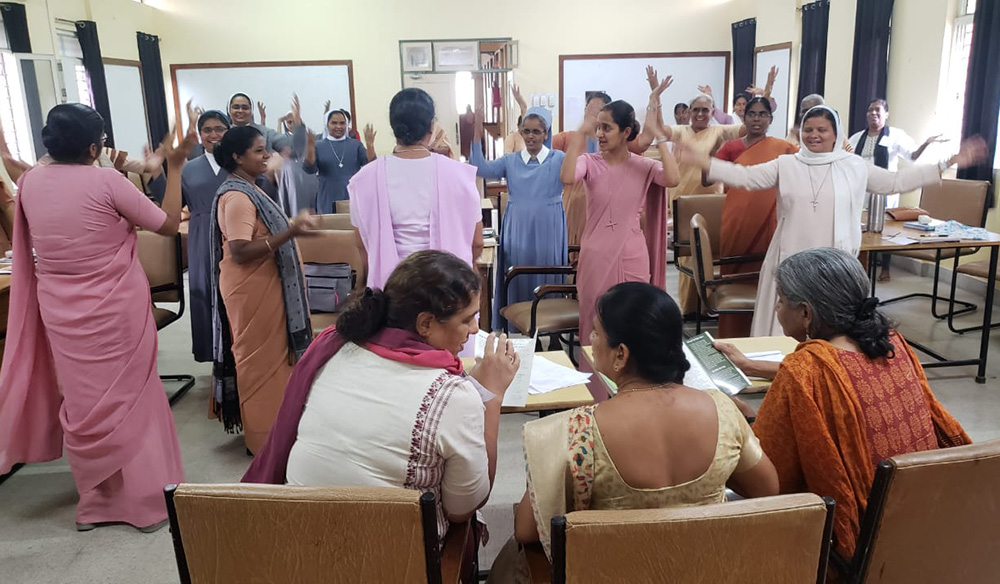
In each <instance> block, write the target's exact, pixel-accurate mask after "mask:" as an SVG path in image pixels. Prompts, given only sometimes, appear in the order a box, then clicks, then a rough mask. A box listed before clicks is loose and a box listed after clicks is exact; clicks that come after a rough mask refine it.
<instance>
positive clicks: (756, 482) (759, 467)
mask: <svg viewBox="0 0 1000 584" xmlns="http://www.w3.org/2000/svg"><path fill="white" fill-rule="evenodd" d="M726 484H727V486H728V487H729V488H730V489H732V490H734V491H736V492H737V493H739V494H740V495H742V496H744V497H771V496H773V495H777V494H778V489H779V484H778V471H777V470H776V469H775V468H774V463H772V462H771V459H769V458H768V457H767V455H766V454H763V455H762V456H761V457H760V461H759V462H757V464H755V465H753V466H752V467H750V468H748V469H747V470H744V471H736V472H734V473H733V474H731V475H730V476H729V481H728V482H727V483H726Z"/></svg>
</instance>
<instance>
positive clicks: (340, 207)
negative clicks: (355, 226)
mask: <svg viewBox="0 0 1000 584" xmlns="http://www.w3.org/2000/svg"><path fill="white" fill-rule="evenodd" d="M333 212H334V213H336V214H338V215H340V214H350V212H351V201H350V200H345V201H334V202H333Z"/></svg>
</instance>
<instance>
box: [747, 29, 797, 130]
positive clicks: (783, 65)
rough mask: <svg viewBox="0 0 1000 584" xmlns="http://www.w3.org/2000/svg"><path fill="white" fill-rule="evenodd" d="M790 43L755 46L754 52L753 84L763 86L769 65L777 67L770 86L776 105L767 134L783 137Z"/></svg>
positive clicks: (790, 55) (785, 124)
mask: <svg viewBox="0 0 1000 584" xmlns="http://www.w3.org/2000/svg"><path fill="white" fill-rule="evenodd" d="M791 62H792V44H791V43H784V44H781V45H772V46H768V47H757V50H756V51H755V52H754V73H753V84H754V85H756V86H757V87H760V88H763V87H764V85H765V84H766V83H767V73H768V71H770V70H771V67H777V68H778V77H777V78H776V79H775V80H774V86H773V87H772V88H771V97H773V98H774V101H775V102H776V103H777V105H778V107H777V109H775V111H774V118H773V119H772V120H771V127H770V128H769V129H768V131H767V135H768V136H771V137H772V138H781V139H784V138H785V136H787V135H788V107H789V101H790V95H791V93H790V91H789V79H790V75H791V71H789V69H790V68H791Z"/></svg>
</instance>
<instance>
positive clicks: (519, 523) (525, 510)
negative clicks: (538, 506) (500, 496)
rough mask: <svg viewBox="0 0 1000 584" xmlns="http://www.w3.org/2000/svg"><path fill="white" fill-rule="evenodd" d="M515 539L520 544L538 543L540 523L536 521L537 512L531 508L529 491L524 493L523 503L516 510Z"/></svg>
mask: <svg viewBox="0 0 1000 584" xmlns="http://www.w3.org/2000/svg"><path fill="white" fill-rule="evenodd" d="M514 539H515V540H517V542H518V543H534V542H536V541H538V522H537V521H535V512H534V510H533V509H532V508H531V497H530V496H528V491H525V492H524V496H523V497H521V502H520V503H518V504H517V509H515V510H514Z"/></svg>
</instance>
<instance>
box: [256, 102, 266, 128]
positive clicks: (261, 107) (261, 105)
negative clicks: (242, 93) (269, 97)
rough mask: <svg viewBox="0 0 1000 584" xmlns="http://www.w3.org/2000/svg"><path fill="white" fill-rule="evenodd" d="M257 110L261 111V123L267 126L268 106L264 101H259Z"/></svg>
mask: <svg viewBox="0 0 1000 584" xmlns="http://www.w3.org/2000/svg"><path fill="white" fill-rule="evenodd" d="M257 111H258V112H260V122H259V123H260V125H262V126H265V125H267V124H266V121H267V108H266V107H265V106H264V102H262V101H258V102H257Z"/></svg>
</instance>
